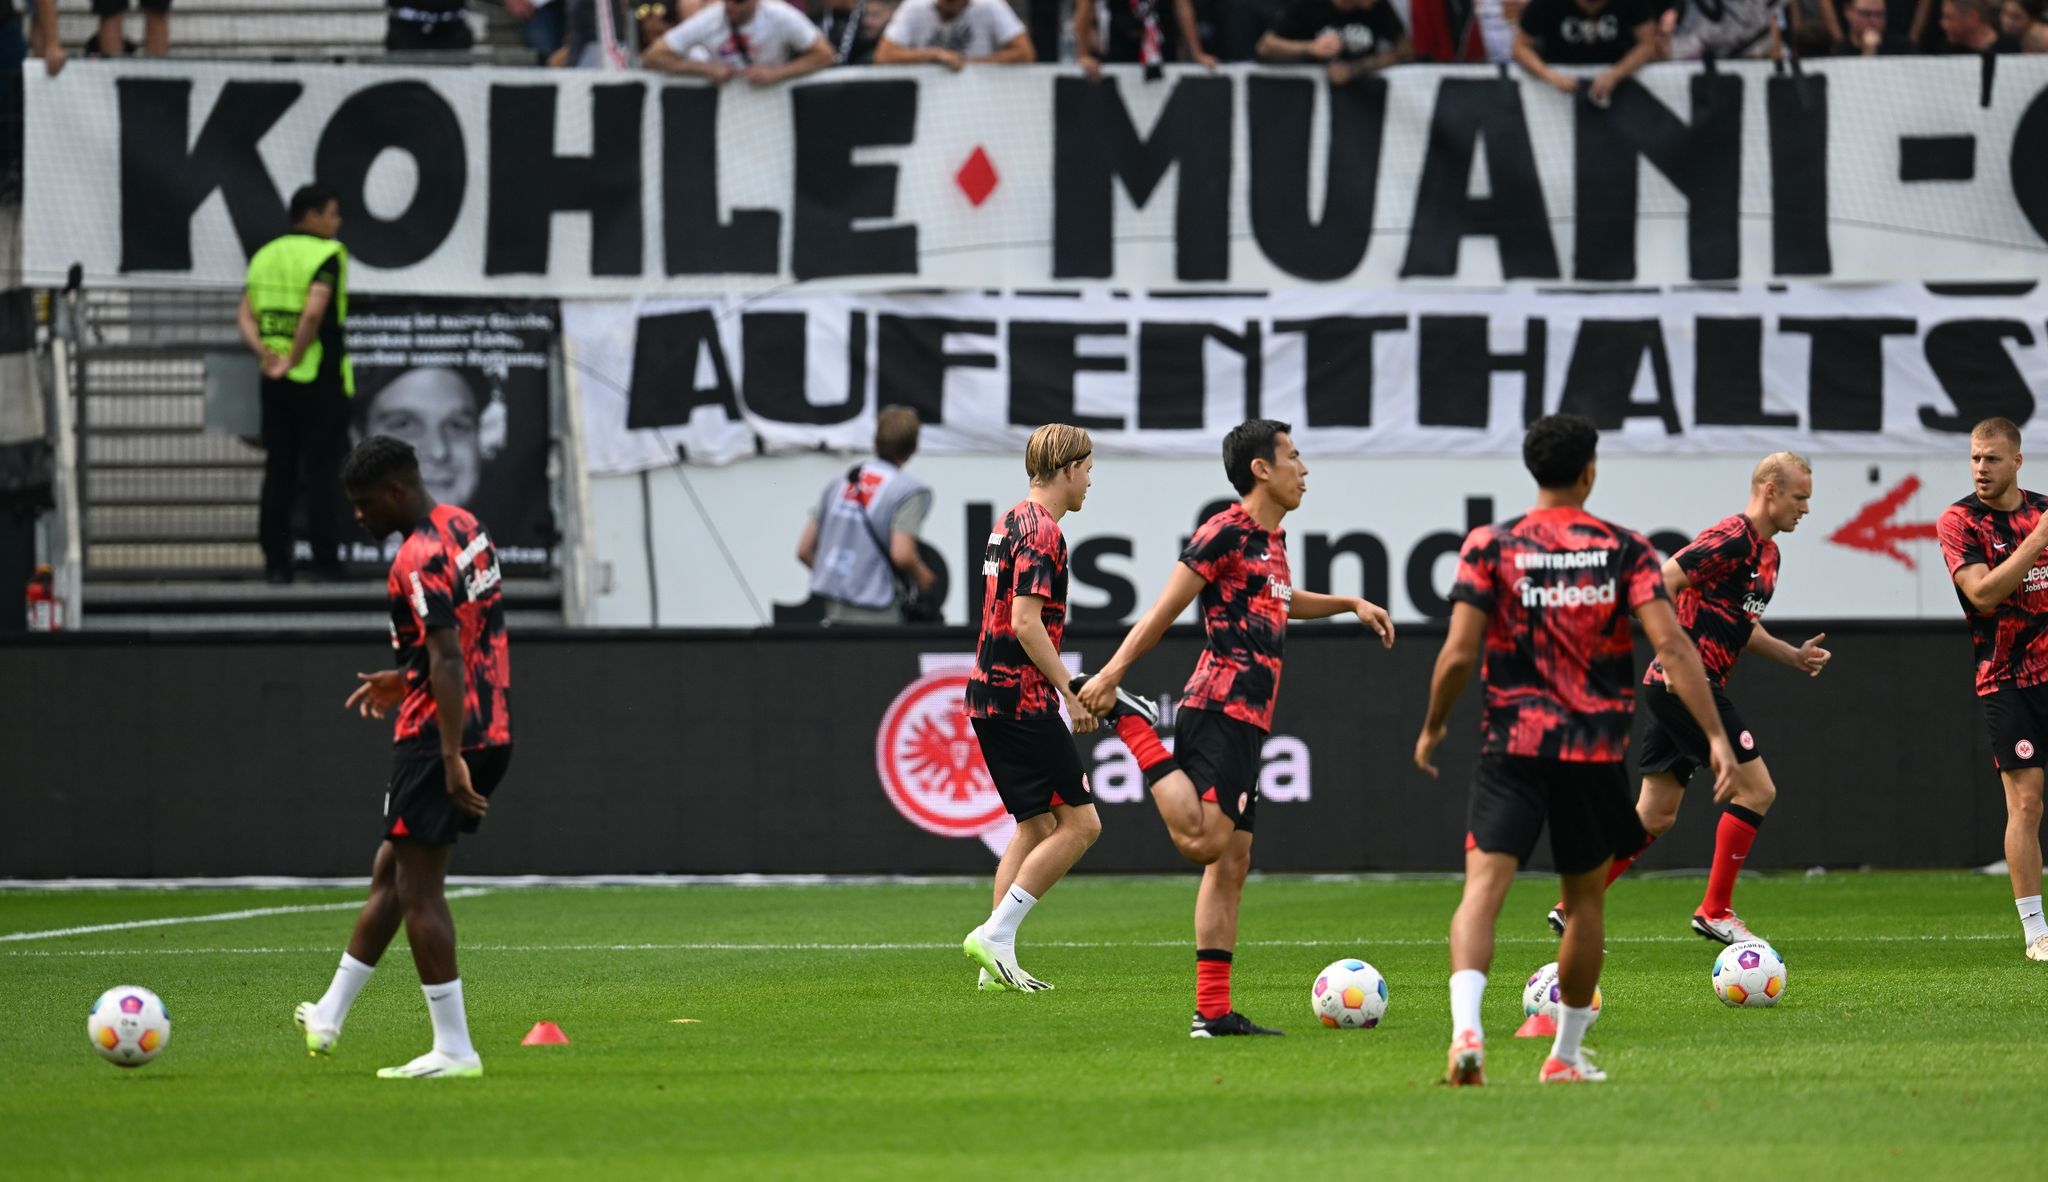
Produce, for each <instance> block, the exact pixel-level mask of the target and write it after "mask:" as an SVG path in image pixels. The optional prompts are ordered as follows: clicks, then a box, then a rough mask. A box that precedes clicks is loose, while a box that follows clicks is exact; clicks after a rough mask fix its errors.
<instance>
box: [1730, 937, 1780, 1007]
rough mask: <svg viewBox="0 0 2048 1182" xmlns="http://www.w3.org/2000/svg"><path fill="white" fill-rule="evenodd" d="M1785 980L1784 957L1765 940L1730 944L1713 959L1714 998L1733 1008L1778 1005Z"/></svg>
mask: <svg viewBox="0 0 2048 1182" xmlns="http://www.w3.org/2000/svg"><path fill="white" fill-rule="evenodd" d="M1785 980H1786V976H1785V958H1784V957H1782V956H1779V955H1778V950H1777V949H1775V948H1773V947H1771V946H1770V945H1769V944H1766V943H1764V942H1763V941H1762V940H1744V941H1742V942H1741V943H1739V944H1730V945H1729V946H1728V947H1726V948H1723V949H1722V950H1721V955H1719V956H1717V957H1715V958H1714V996H1715V997H1718V998H1720V999H1721V1000H1722V1001H1724V1002H1727V1003H1728V1004H1729V1005H1731V1006H1774V1005H1777V1004H1778V999H1779V998H1781V997H1784V996H1785Z"/></svg>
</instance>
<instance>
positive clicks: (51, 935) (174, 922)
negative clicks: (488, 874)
mask: <svg viewBox="0 0 2048 1182" xmlns="http://www.w3.org/2000/svg"><path fill="white" fill-rule="evenodd" d="M489 893H490V892H489V891H485V890H480V889H475V888H472V889H469V890H459V891H449V892H448V897H449V898H451V899H471V898H475V897H476V896H478V895H486V894H489ZM362 906H363V901H362V900H361V899H356V900H353V901H350V902H347V903H305V904H300V905H297V906H292V907H251V908H249V909H248V910H246V911H215V912H211V913H209V914H206V915H167V916H164V917H163V918H161V919H131V920H125V921H123V922H121V923H93V924H86V925H85V926H83V927H75V928H46V929H44V930H42V931H36V932H7V933H6V934H4V935H0V943H9V942H13V941H17V940H54V939H56V938H57V937H59V936H89V935H92V934H93V933H95V932H127V931H133V930H135V929H136V928H168V927H177V926H179V925H182V924H188V923H220V922H222V921H224V920H230V919H261V918H263V917H264V916H266V915H303V914H306V913H308V912H313V911H357V910H361V909H362Z"/></svg>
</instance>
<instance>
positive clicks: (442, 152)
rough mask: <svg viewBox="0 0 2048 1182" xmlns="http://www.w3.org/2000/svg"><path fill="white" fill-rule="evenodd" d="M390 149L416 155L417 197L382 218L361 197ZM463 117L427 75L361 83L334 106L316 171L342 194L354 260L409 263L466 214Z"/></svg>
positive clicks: (421, 256)
mask: <svg viewBox="0 0 2048 1182" xmlns="http://www.w3.org/2000/svg"><path fill="white" fill-rule="evenodd" d="M388 149H396V150H398V151H400V152H404V153H405V154H406V155H407V156H410V157H412V162H413V169H414V174H415V175H416V176H417V177H418V178H419V180H418V181H417V182H416V183H415V184H414V186H413V191H412V200H411V202H409V203H408V204H407V205H406V207H405V212H403V213H401V214H399V215H398V216H397V217H394V218H388V219H387V218H380V217H378V216H377V215H376V214H374V213H372V212H370V207H369V203H368V202H366V201H365V200H364V199H363V185H364V182H365V181H367V180H368V179H369V175H370V165H371V164H373V163H375V162H376V159H377V157H378V156H380V155H382V154H383V153H384V152H385V151H386V150H388ZM468 155H469V154H468V152H467V151H466V150H465V149H464V146H463V142H462V123H461V122H460V121H459V120H457V119H456V117H455V112H454V111H453V110H452V109H451V108H450V107H449V106H448V103H447V102H446V101H445V100H444V99H442V97H441V96H440V94H439V93H438V92H436V91H435V90H434V88H433V87H431V86H428V85H427V84H426V83H424V82H386V83H384V84H383V85H381V86H372V87H370V88H369V89H368V90H359V91H357V92H356V93H354V94H352V95H350V96H349V97H348V99H347V101H345V102H343V103H342V104H341V105H340V106H339V107H336V108H335V110H334V118H333V119H331V120H329V121H328V123H327V130H326V131H324V132H322V133H321V135H320V147H319V149H318V150H317V151H315V152H314V154H313V161H314V163H313V175H314V176H315V177H317V178H319V179H320V180H321V181H324V182H326V183H327V184H330V185H333V186H334V188H335V191H336V192H338V193H339V194H340V195H341V224H342V228H343V230H344V231H345V233H344V234H343V235H342V237H343V238H344V240H346V242H347V243H348V249H349V253H350V254H351V255H352V256H353V257H354V258H355V260H356V261H358V262H361V263H366V264H368V265H370V266H372V267H410V266H412V265H413V264H415V263H418V262H420V261H422V260H424V259H425V258H426V257H427V256H428V255H431V254H433V253H434V251H435V250H437V249H439V248H440V245H441V243H442V242H443V241H444V240H446V239H447V237H448V232H449V231H450V230H453V229H454V228H455V221H456V219H457V218H458V217H460V216H461V215H462V198H463V195H464V193H465V192H466V191H467V190H468V188H469V164H468Z"/></svg>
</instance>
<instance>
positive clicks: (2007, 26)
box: [1998, 0, 2041, 50]
mask: <svg viewBox="0 0 2048 1182" xmlns="http://www.w3.org/2000/svg"><path fill="white" fill-rule="evenodd" d="M2040 19H2041V0H2005V3H2004V4H2001V5H1999V7H1998V27H1999V29H2000V30H2001V31H2003V32H2004V33H2005V35H2006V36H2008V37H2010V38H2012V39H2013V40H2014V41H2017V42H2020V43H2021V46H2020V48H2021V49H2022V50H2024V49H2025V48H2026V46H2025V41H2026V37H2027V30H2028V29H2031V28H2033V27H2034V25H2035V23H2036V22H2037V21H2039V20H2040Z"/></svg>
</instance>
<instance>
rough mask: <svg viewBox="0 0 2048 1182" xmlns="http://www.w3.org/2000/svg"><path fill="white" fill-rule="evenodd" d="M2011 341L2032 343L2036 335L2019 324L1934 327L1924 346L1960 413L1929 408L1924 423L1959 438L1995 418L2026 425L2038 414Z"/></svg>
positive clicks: (1922, 415) (1964, 322)
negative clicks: (2010, 347) (2009, 347)
mask: <svg viewBox="0 0 2048 1182" xmlns="http://www.w3.org/2000/svg"><path fill="white" fill-rule="evenodd" d="M2007 341H2017V342H2019V343H2020V344H2022V345H2032V344H2033V343H2034V331H2033V330H2032V329H2030V328H2028V327H2027V325H2026V323H2025V322H2024V321H2019V320H1951V321H1948V322H1947V323H1944V324H1937V325H1935V326H1934V327H1933V328H1930V329H1928V330H1927V339H1926V341H1925V342H1923V344H1922V347H1923V348H1924V349H1925V350H1926V352H1927V364H1928V366H1929V367H1930V368H1932V369H1933V370H1934V376H1935V378H1936V380H1938V381H1939V382H1940V383H1941V388H1942V390H1943V391H1944V392H1945V393H1947V394H1948V396H1949V398H1950V399H1952V400H1953V401H1954V402H1955V404H1956V413H1954V414H1944V413H1942V412H1941V411H1939V410H1937V409H1935V408H1934V407H1931V406H1923V407H1921V408H1920V424H1921V425H1922V426H1924V427H1926V428H1927V429H1928V430H1930V431H1954V432H1957V433H1959V434H1967V433H1968V432H1969V430H1970V429H1971V428H1972V427H1975V426H1976V425H1977V424H1978V423H1981V422H1983V421H1984V420H1985V419H1989V418H2007V419H2011V420H2012V421H2013V422H2015V423H2018V424H2020V425H2022V426H2025V425H2026V422H2027V420H2028V419H2030V418H2032V417H2033V416H2034V394H2033V391H2031V390H2029V389H2028V388H2027V379H2026V378H2025V377H2024V376H2022V375H2021V373H2020V371H2019V367H2017V366H2015V365H2014V364H2013V363H2012V354H2010V353H2008V352H2006V348H2005V342H2007Z"/></svg>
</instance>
